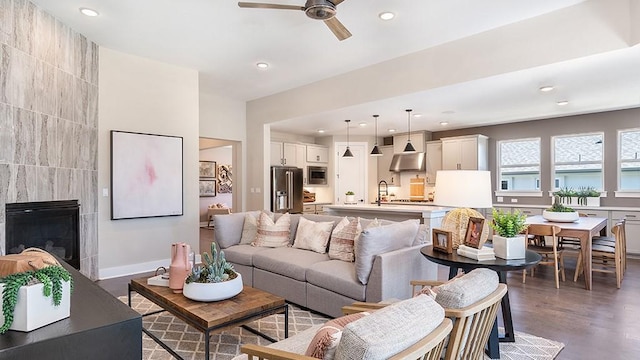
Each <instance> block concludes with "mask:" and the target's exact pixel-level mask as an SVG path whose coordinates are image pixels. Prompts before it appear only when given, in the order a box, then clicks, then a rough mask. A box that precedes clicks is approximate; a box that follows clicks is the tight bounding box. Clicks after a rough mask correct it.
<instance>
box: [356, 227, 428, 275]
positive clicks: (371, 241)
mask: <svg viewBox="0 0 640 360" xmlns="http://www.w3.org/2000/svg"><path fill="white" fill-rule="evenodd" d="M419 225H420V220H418V219H413V220H406V221H403V222H399V223H393V224H390V225H384V226H377V227H370V226H369V227H367V228H366V229H365V230H364V231H362V234H360V237H359V238H358V242H357V246H356V264H355V265H356V276H357V277H358V280H360V282H361V283H362V284H363V285H367V282H369V275H370V274H371V270H372V269H373V260H374V258H375V257H376V255H378V254H383V253H386V252H389V251H393V250H398V249H402V248H405V247H410V246H411V245H412V244H413V241H414V239H415V238H416V234H417V233H418V227H419Z"/></svg>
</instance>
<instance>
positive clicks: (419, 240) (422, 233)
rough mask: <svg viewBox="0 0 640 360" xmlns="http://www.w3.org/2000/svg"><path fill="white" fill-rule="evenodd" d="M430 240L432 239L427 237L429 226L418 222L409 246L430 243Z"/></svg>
mask: <svg viewBox="0 0 640 360" xmlns="http://www.w3.org/2000/svg"><path fill="white" fill-rule="evenodd" d="M432 241H433V239H430V238H429V226H428V225H426V224H420V226H419V227H418V233H417V234H416V238H415V239H413V244H411V246H417V245H431V242H432Z"/></svg>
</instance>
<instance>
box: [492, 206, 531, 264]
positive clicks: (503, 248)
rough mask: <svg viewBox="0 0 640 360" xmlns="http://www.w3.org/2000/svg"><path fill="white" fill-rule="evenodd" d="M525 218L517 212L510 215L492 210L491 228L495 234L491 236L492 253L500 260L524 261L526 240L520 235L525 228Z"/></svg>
mask: <svg viewBox="0 0 640 360" xmlns="http://www.w3.org/2000/svg"><path fill="white" fill-rule="evenodd" d="M526 218H527V216H526V215H525V214H523V213H521V212H520V211H518V210H515V211H514V212H512V213H509V212H506V211H502V210H496V209H493V221H492V222H491V224H490V225H491V228H492V229H493V230H494V231H495V232H496V233H497V235H493V240H492V242H493V252H494V253H495V254H496V256H497V257H499V258H501V259H507V260H511V259H524V258H525V252H526V239H525V237H524V235H523V234H521V232H522V231H524V229H526V228H527V224H525V219H526Z"/></svg>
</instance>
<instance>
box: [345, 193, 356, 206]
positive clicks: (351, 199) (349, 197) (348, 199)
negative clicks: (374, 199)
mask: <svg viewBox="0 0 640 360" xmlns="http://www.w3.org/2000/svg"><path fill="white" fill-rule="evenodd" d="M344 194H345V195H346V196H345V200H344V202H345V203H347V204H354V203H355V202H356V193H354V192H353V191H351V190H349V191H347V192H346V193H344Z"/></svg>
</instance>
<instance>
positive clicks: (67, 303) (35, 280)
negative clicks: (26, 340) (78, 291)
mask: <svg viewBox="0 0 640 360" xmlns="http://www.w3.org/2000/svg"><path fill="white" fill-rule="evenodd" d="M72 290H73V280H72V278H71V275H70V274H69V272H68V271H67V270H66V269H65V268H63V267H62V266H60V265H59V264H58V265H49V266H45V267H43V268H42V269H38V270H29V271H24V272H19V273H14V274H10V275H7V276H5V277H3V278H0V293H2V304H1V306H0V307H1V308H2V314H0V322H1V323H2V326H1V327H0V334H4V333H5V332H6V331H7V330H9V329H12V330H18V331H31V330H35V329H37V328H39V327H42V326H44V325H48V324H50V323H53V322H55V321H58V320H61V319H64V318H67V317H69V315H70V307H71V291H72Z"/></svg>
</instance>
